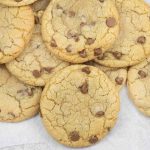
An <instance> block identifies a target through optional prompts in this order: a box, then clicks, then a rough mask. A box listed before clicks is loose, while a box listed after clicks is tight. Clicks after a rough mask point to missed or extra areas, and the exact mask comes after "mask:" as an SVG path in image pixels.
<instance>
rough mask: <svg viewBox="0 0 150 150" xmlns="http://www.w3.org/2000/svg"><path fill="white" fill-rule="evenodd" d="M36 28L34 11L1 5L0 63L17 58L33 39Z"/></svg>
mask: <svg viewBox="0 0 150 150" xmlns="http://www.w3.org/2000/svg"><path fill="white" fill-rule="evenodd" d="M33 28H34V14H33V12H32V9H31V8H30V7H28V6H25V7H7V6H3V5H0V63H1V64H2V63H6V62H9V61H11V60H12V59H14V58H16V57H17V56H18V55H19V54H20V53H21V52H22V51H23V49H24V47H25V46H26V44H27V43H28V41H29V40H30V38H31V35H32V30H33Z"/></svg>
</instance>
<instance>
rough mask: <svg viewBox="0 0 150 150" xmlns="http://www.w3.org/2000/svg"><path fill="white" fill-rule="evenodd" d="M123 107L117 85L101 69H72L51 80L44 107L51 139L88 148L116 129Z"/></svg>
mask: <svg viewBox="0 0 150 150" xmlns="http://www.w3.org/2000/svg"><path fill="white" fill-rule="evenodd" d="M119 105H120V102H119V96H118V92H117V90H116V88H115V85H114V84H113V83H112V82H111V81H110V80H109V78H108V77H107V76H106V75H105V74H104V73H103V72H102V71H100V69H98V68H96V67H93V66H87V65H72V66H69V67H67V68H65V69H63V70H61V71H60V72H59V73H57V74H55V75H54V76H53V78H51V80H50V81H49V82H48V84H47V85H46V87H45V89H44V92H43V94H42V98H41V105H40V106H41V116H42V120H43V123H44V125H45V127H46V129H47V131H48V132H49V134H50V135H52V136H53V137H54V138H55V139H56V140H58V141H59V142H60V143H62V144H64V145H67V146H71V147H85V146H89V145H93V144H95V143H97V142H98V141H99V140H101V139H102V138H103V137H104V136H105V135H106V134H107V133H108V132H109V131H110V130H111V129H112V128H113V127H114V125H115V123H116V120H117V117H118V112H119Z"/></svg>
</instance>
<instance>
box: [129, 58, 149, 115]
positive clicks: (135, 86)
mask: <svg viewBox="0 0 150 150" xmlns="http://www.w3.org/2000/svg"><path fill="white" fill-rule="evenodd" d="M127 83H128V91H129V95H130V97H131V99H132V100H133V102H134V104H135V106H136V107H137V108H138V110H139V111H141V112H142V113H143V114H145V115H147V116H150V58H147V59H146V60H145V61H143V62H142V63H140V64H138V65H136V66H133V67H131V68H130V69H129V72H128V82H127Z"/></svg>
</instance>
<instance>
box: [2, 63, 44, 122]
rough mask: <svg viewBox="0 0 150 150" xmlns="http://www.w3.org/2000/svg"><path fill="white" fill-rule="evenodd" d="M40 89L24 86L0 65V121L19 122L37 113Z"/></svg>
mask: <svg viewBox="0 0 150 150" xmlns="http://www.w3.org/2000/svg"><path fill="white" fill-rule="evenodd" d="M41 92H42V89H41V88H39V87H33V86H29V85H26V84H24V83H22V82H21V81H19V80H18V79H16V78H15V77H14V76H12V75H11V74H10V73H9V72H8V71H7V69H6V68H5V66H4V65H0V121H1V122H19V121H23V120H25V119H29V118H31V117H33V116H34V115H36V114H37V113H38V111H39V100H40V95H41Z"/></svg>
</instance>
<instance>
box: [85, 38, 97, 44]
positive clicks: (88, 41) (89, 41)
mask: <svg viewBox="0 0 150 150" xmlns="http://www.w3.org/2000/svg"><path fill="white" fill-rule="evenodd" d="M94 42H95V39H92V38H88V39H87V40H86V43H85V44H87V45H92V44H93V43H94Z"/></svg>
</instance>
